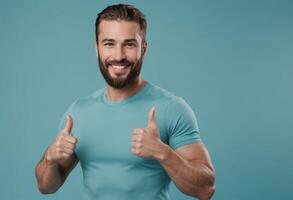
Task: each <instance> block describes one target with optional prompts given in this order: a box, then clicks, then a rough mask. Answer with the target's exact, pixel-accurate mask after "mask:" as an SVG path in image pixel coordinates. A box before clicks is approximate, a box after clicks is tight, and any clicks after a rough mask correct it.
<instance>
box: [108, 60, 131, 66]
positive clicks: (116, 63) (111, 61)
mask: <svg viewBox="0 0 293 200" xmlns="http://www.w3.org/2000/svg"><path fill="white" fill-rule="evenodd" d="M130 64H132V62H130V61H128V60H127V59H122V60H110V61H108V62H107V65H108V66H109V65H118V66H121V65H130Z"/></svg>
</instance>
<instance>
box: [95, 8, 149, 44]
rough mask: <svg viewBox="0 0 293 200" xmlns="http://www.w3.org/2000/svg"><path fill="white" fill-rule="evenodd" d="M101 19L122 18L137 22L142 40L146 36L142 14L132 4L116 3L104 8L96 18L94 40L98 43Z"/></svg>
mask: <svg viewBox="0 0 293 200" xmlns="http://www.w3.org/2000/svg"><path fill="white" fill-rule="evenodd" d="M102 20H124V21H130V22H136V23H138V24H139V27H140V30H141V32H142V36H143V41H144V40H145V37H146V29H147V21H146V19H145V16H144V14H143V13H142V12H141V11H140V10H138V9H137V8H135V7H134V6H132V5H128V4H116V5H111V6H108V7H107V8H105V9H104V10H103V11H102V12H100V13H99V14H98V16H97V19H96V32H95V34H96V42H97V43H98V35H99V25H100V23H101V21H102Z"/></svg>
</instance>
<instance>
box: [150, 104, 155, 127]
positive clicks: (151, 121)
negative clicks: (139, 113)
mask: <svg viewBox="0 0 293 200" xmlns="http://www.w3.org/2000/svg"><path fill="white" fill-rule="evenodd" d="M155 112H156V108H155V107H154V106H153V107H152V108H151V109H150V111H149V120H148V127H149V128H157V121H156V118H155Z"/></svg>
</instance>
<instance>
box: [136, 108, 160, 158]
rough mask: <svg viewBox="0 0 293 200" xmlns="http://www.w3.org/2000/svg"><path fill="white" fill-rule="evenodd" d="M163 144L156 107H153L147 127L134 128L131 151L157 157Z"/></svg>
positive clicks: (141, 155) (147, 156)
mask: <svg viewBox="0 0 293 200" xmlns="http://www.w3.org/2000/svg"><path fill="white" fill-rule="evenodd" d="M163 144H164V143H163V142H162V141H161V139H160V130H159V127H158V124H157V121H156V119H155V107H152V108H151V109H150V111H149V116H148V125H147V127H146V128H136V129H134V130H133V135H132V142H131V151H132V153H133V154H134V155H137V156H139V157H142V158H147V159H156V158H157V156H158V155H159V154H160V148H161V146H162V145H163Z"/></svg>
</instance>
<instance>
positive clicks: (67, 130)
mask: <svg viewBox="0 0 293 200" xmlns="http://www.w3.org/2000/svg"><path fill="white" fill-rule="evenodd" d="M72 126H73V119H72V117H71V116H70V115H67V116H66V124H65V127H64V129H63V132H65V133H68V134H69V135H70V132H71V129H72Z"/></svg>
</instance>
